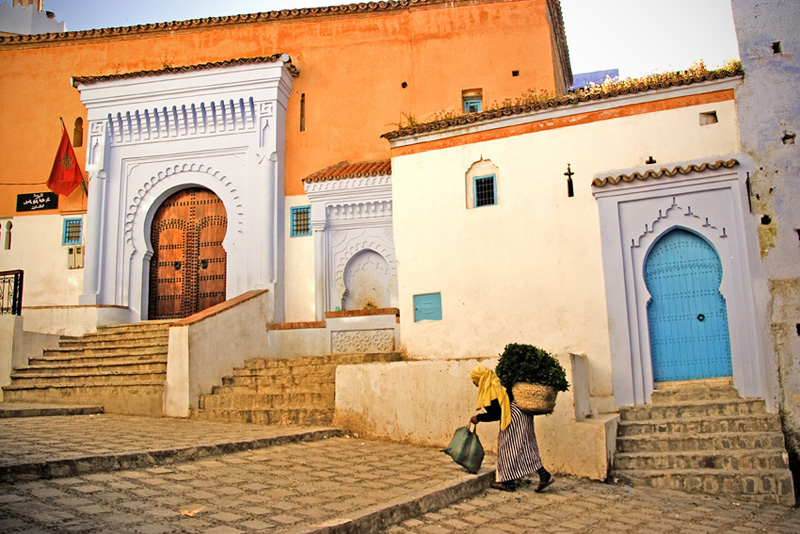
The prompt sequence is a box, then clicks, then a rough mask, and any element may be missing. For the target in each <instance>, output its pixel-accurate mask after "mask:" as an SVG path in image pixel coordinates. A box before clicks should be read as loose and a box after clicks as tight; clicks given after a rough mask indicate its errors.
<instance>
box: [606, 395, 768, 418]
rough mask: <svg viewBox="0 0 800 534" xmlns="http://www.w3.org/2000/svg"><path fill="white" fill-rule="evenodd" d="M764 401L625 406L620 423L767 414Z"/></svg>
mask: <svg viewBox="0 0 800 534" xmlns="http://www.w3.org/2000/svg"><path fill="white" fill-rule="evenodd" d="M766 411H767V410H766V405H765V403H764V400H763V399H729V400H725V401H716V400H710V401H699V402H679V403H674V404H665V405H657V404H640V405H638V406H623V407H621V408H620V410H619V416H620V421H643V420H648V419H672V420H675V419H681V418H686V417H688V418H698V417H715V416H726V415H749V414H758V415H761V414H765V413H766Z"/></svg>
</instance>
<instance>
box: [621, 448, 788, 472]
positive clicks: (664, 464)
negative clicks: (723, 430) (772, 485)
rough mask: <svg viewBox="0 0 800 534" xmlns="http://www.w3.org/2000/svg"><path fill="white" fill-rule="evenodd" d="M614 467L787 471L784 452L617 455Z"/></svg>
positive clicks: (745, 451) (768, 450)
mask: <svg viewBox="0 0 800 534" xmlns="http://www.w3.org/2000/svg"><path fill="white" fill-rule="evenodd" d="M614 468H615V469H619V470H631V469H635V470H644V471H652V470H662V471H663V470H676V469H677V470H681V469H740V470H757V469H767V470H769V469H788V468H789V455H788V454H787V453H786V450H785V449H755V450H737V451H723V452H721V453H716V452H715V451H678V452H628V453H617V455H616V456H615V458H614Z"/></svg>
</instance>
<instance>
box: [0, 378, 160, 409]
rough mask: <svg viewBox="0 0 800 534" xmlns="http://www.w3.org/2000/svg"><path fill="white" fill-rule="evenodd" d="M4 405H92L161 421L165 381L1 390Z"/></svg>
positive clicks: (16, 387) (78, 383)
mask: <svg viewBox="0 0 800 534" xmlns="http://www.w3.org/2000/svg"><path fill="white" fill-rule="evenodd" d="M3 400H4V402H9V403H13V402H30V403H45V404H47V403H52V404H94V405H101V406H103V411H104V412H105V413H117V414H128V415H144V416H149V417H161V415H162V409H163V403H164V380H163V379H161V380H151V381H138V382H127V381H115V382H112V381H109V382H107V383H104V384H96V383H95V384H88V383H85V382H72V383H68V382H64V383H58V384H50V385H47V386H44V385H41V384H33V385H30V386H20V385H17V384H11V385H9V386H4V387H3Z"/></svg>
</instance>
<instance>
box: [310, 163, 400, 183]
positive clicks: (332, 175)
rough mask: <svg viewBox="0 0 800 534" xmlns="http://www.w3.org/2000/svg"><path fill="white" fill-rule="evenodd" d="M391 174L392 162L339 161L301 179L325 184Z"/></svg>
mask: <svg viewBox="0 0 800 534" xmlns="http://www.w3.org/2000/svg"><path fill="white" fill-rule="evenodd" d="M387 174H392V160H390V159H380V160H376V161H360V162H357V163H350V162H349V161H347V160H345V161H340V162H339V163H337V164H335V165H331V166H330V167H327V168H325V169H322V170H321V171H317V172H315V173H314V174H312V175H309V176H307V177H306V178H303V181H304V182H306V183H311V182H325V181H328V180H343V179H345V178H358V177H361V176H385V175H387Z"/></svg>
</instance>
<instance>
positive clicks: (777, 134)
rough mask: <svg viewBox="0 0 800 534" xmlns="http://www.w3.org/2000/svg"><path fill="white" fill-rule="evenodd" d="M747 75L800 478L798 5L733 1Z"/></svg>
mask: <svg viewBox="0 0 800 534" xmlns="http://www.w3.org/2000/svg"><path fill="white" fill-rule="evenodd" d="M733 15H734V20H735V22H736V36H737V38H738V41H739V53H740V56H741V59H742V65H743V67H744V71H745V76H744V84H743V85H742V86H741V87H740V88H739V89H737V91H736V103H737V109H738V115H739V125H740V136H741V143H742V150H743V151H744V152H746V153H748V154H749V155H750V156H752V158H753V159H754V160H755V162H756V170H755V172H754V173H753V174H752V175H751V176H750V191H751V198H750V201H751V206H752V212H753V217H754V218H755V219H756V222H757V223H758V227H759V231H758V234H759V244H760V249H761V259H762V265H763V268H764V273H763V277H764V282H763V288H761V289H762V290H763V292H764V294H765V298H764V300H765V302H763V303H761V306H760V309H759V310H758V311H759V313H760V314H762V316H765V317H768V320H769V322H770V330H771V337H772V346H773V349H774V357H775V366H776V367H777V371H778V380H779V382H780V387H781V394H780V398H779V408H780V413H781V417H782V422H783V428H784V434H785V436H786V441H787V443H786V445H787V449H788V451H789V457H790V465H791V466H792V470H793V472H794V473H795V487H798V483H797V482H798V473H800V393H798V392H800V370H799V369H798V367H797V362H798V358H800V276H798V269H797V263H798V259H800V258H798V256H799V255H800V248H799V247H798V238H800V230H798V229H800V211H798V209H797V206H798V204H799V203H800V180H799V179H798V178H800V176H798V175H800V157H799V156H800V153H799V152H798V150H800V142H799V141H798V140H797V139H796V137H797V134H798V133H800V100H798V98H797V88H798V87H799V86H800V68H798V67H800V63H799V62H798V54H799V53H800V34H799V33H798V32H797V27H796V26H797V21H798V20H800V4H799V3H798V2H796V1H795V0H764V1H760V2H752V1H749V0H733Z"/></svg>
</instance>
